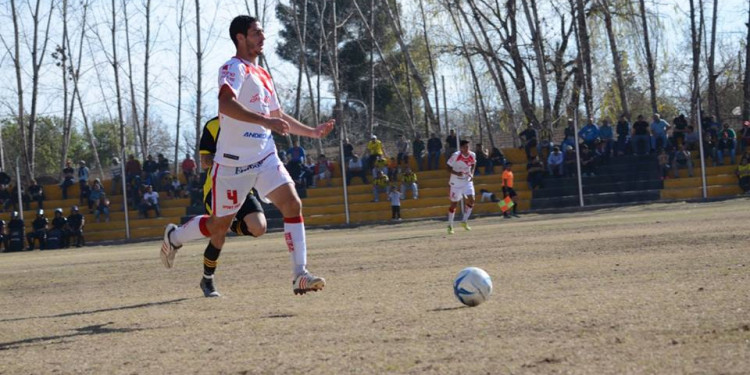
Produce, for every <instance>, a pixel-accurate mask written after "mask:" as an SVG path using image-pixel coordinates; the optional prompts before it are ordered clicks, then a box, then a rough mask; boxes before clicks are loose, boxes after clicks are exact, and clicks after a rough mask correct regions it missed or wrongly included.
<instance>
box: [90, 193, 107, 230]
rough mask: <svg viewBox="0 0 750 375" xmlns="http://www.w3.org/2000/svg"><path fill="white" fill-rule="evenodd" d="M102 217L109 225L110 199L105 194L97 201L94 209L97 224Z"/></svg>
mask: <svg viewBox="0 0 750 375" xmlns="http://www.w3.org/2000/svg"><path fill="white" fill-rule="evenodd" d="M100 216H104V222H105V223H109V199H107V196H106V195H104V194H103V193H102V195H101V196H100V197H99V199H98V200H97V201H96V207H94V220H96V222H97V223H98V222H99V217H100Z"/></svg>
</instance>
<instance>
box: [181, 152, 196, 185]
mask: <svg viewBox="0 0 750 375" xmlns="http://www.w3.org/2000/svg"><path fill="white" fill-rule="evenodd" d="M197 168H198V166H197V165H196V164H195V160H193V155H190V154H185V159H184V160H183V161H182V164H181V165H180V169H182V175H183V176H185V183H189V181H190V180H191V179H192V178H193V176H195V171H196V169H197Z"/></svg>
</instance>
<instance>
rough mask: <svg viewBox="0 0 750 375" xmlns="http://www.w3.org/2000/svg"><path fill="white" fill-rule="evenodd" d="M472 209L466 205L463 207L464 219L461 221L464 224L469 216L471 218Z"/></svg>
mask: <svg viewBox="0 0 750 375" xmlns="http://www.w3.org/2000/svg"><path fill="white" fill-rule="evenodd" d="M473 208H474V206H469V205H468V204H467V205H465V206H464V219H463V221H464V222H466V221H468V220H469V216H471V210H472V209H473Z"/></svg>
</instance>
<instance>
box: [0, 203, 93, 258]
mask: <svg viewBox="0 0 750 375" xmlns="http://www.w3.org/2000/svg"><path fill="white" fill-rule="evenodd" d="M85 223H86V220H85V218H84V216H83V215H82V214H81V213H80V212H79V210H78V206H73V207H72V208H71V210H70V215H68V217H65V216H63V209H62V208H57V209H55V214H54V218H53V219H52V223H51V227H50V221H49V219H48V218H47V217H46V216H45V213H44V210H43V209H39V210H37V214H36V217H35V218H34V220H33V221H32V222H31V231H29V233H25V232H26V228H25V223H24V220H23V219H21V216H20V215H19V213H18V211H13V213H11V218H10V221H9V222H8V224H7V225H6V223H5V221H4V220H0V246H2V247H3V249H4V251H21V250H23V249H24V240H25V242H26V250H34V249H35V248H36V246H37V244H38V246H39V250H53V249H63V248H68V247H70V246H71V245H73V246H76V247H81V246H83V245H84V244H85V239H84V237H83V227H84V225H85Z"/></svg>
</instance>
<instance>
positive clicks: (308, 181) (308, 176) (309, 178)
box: [302, 155, 315, 186]
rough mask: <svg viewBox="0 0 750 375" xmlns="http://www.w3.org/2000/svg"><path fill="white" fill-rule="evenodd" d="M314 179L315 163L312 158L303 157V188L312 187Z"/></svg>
mask: <svg viewBox="0 0 750 375" xmlns="http://www.w3.org/2000/svg"><path fill="white" fill-rule="evenodd" d="M314 177H315V163H314V162H313V160H312V156H310V155H307V156H305V164H304V165H303V166H302V178H303V179H304V180H305V186H313V180H314Z"/></svg>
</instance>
